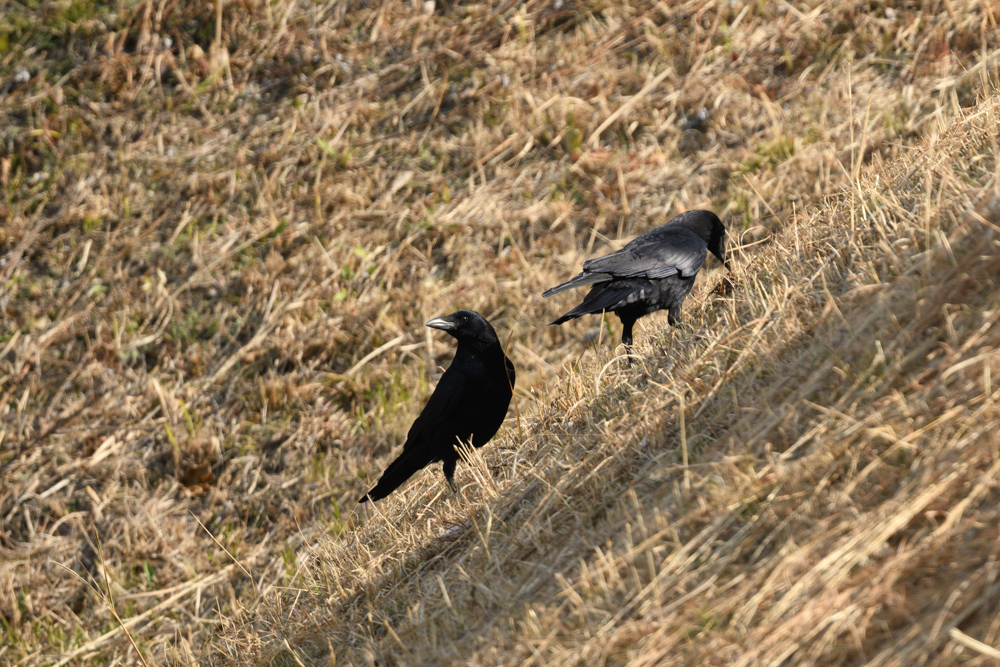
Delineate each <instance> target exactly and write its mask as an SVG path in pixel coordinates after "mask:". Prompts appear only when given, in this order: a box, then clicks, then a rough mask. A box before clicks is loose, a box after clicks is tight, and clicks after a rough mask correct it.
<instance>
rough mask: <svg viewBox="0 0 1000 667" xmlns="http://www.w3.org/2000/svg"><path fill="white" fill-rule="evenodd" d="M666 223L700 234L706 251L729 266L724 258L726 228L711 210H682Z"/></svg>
mask: <svg viewBox="0 0 1000 667" xmlns="http://www.w3.org/2000/svg"><path fill="white" fill-rule="evenodd" d="M667 224H668V225H673V226H677V227H683V228H684V229H688V230H690V231H692V232H694V233H695V234H697V235H698V236H700V237H701V238H702V239H703V240H704V241H705V245H707V246H708V251H709V252H710V253H712V254H713V255H715V256H716V257H718V258H719V261H720V262H722V263H723V264H724V265H725V267H726V268H727V269H728V268H729V262H728V261H727V260H726V228H725V227H724V226H723V225H722V221H721V220H719V216H717V215H716V214H714V213H712V212H711V211H684V212H683V213H681V214H680V215H678V216H677V217H675V218H674V219H673V220H671V221H670V222H668V223H667Z"/></svg>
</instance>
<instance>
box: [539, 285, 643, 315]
mask: <svg viewBox="0 0 1000 667" xmlns="http://www.w3.org/2000/svg"><path fill="white" fill-rule="evenodd" d="M634 291H636V288H635V287H634V286H631V285H619V286H615V285H597V286H596V287H594V288H593V289H592V290H590V292H589V293H588V294H587V296H586V297H584V299H583V303H581V304H580V305H579V306H577V307H576V308H574V309H573V310H571V311H569V312H567V313H565V314H563V315H562V316H560V317H559V319H557V320H555V321H553V322H552V324H562V323H563V322H568V321H569V320H572V319H575V318H577V317H580V316H581V315H593V314H596V313H601V312H604V311H606V310H610V309H611V307H612V306H614V305H616V304H618V303H619V302H620V301H621V300H622V299H624V298H625V297H627V296H628V295H629V294H631V293H632V292H634Z"/></svg>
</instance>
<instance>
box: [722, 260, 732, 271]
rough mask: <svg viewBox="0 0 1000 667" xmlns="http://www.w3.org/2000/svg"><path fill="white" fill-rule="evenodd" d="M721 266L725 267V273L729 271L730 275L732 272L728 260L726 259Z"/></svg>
mask: <svg viewBox="0 0 1000 667" xmlns="http://www.w3.org/2000/svg"><path fill="white" fill-rule="evenodd" d="M722 265H723V266H725V267H726V271H729V272H730V273H732V272H733V267H731V266H729V260H728V259H727V260H726V261H724V262H723V263H722Z"/></svg>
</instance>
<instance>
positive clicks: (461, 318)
mask: <svg viewBox="0 0 1000 667" xmlns="http://www.w3.org/2000/svg"><path fill="white" fill-rule="evenodd" d="M427 326H429V327H432V328H434V329H441V330H443V331H447V332H448V333H449V334H451V335H452V336H454V337H455V338H456V339H458V351H457V352H456V353H455V358H454V359H453V360H452V362H451V366H449V367H448V370H446V371H445V372H444V375H442V376H441V381H440V382H438V385H437V387H436V388H435V389H434V393H433V394H431V398H430V400H429V401H427V405H425V406H424V409H423V412H421V413H420V416H419V417H417V419H416V421H414V422H413V426H411V427H410V432H409V433H407V434H406V443H404V444H403V453H402V454H400V455H399V457H397V458H396V460H395V461H393V462H392V463H390V464H389V467H387V468H386V469H385V472H383V473H382V477H381V478H380V479H379V480H378V484H376V485H375V487H374V488H373V489H372V490H371V491H369V492H368V493H366V494H365V495H363V496H362V497H361V500H360V501H359V502H362V503H363V502H365V501H366V500H368V499H369V498H370V499H372V500H379V499H380V498H385V497H386V496H387V495H389V494H390V493H392V492H393V491H395V490H396V489H397V488H398V487H399V486H400V485H401V484H403V482H405V481H406V480H408V479H409V478H410V476H411V475H412V474H413V473H415V472H417V471H418V470H420V469H421V468H423V467H425V466H427V465H429V464H431V463H434V462H435V461H443V462H444V465H443V466H442V469H443V470H444V477H445V479H447V480H448V485H449V486H451V490H452V491H454V492H455V493H458V490H457V489H456V488H455V481H454V477H455V464H456V463H457V462H458V456H459V455H458V449H456V446H457V445H458V442H459V441H460V440H461V441H462V442H464V443H468V442H470V441H471V442H472V445H473V446H474V447H482V446H483V445H485V444H486V443H487V442H489V441H490V439H491V438H492V437H493V436H494V435H495V434H496V432H497V429H499V428H500V424H502V423H503V420H504V417H505V416H506V415H507V406H508V405H510V398H511V395H512V390H513V388H514V364H512V363H511V362H510V359H508V358H507V355H505V354H504V353H503V348H501V347H500V341H499V340H498V339H497V334H496V332H495V331H494V330H493V327H492V326H491V325H490V323H489V322H487V321H486V318H484V317H483V316H482V315H480V314H479V313H477V312H475V311H472V310H460V311H458V312H456V313H452V314H451V315H449V316H448V317H436V318H434V319H433V320H431V321H430V322H428V323H427Z"/></svg>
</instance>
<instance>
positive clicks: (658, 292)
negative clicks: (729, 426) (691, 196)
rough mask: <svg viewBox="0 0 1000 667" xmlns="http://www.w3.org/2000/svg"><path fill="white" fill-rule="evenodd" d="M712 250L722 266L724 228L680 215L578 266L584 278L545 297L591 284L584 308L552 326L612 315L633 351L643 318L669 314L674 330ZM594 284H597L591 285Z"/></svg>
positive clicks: (693, 214)
mask: <svg viewBox="0 0 1000 667" xmlns="http://www.w3.org/2000/svg"><path fill="white" fill-rule="evenodd" d="M706 251H711V252H712V254H713V255H715V256H716V257H718V258H719V261H720V262H722V263H723V264H724V265H725V267H726V268H727V269H728V268H729V262H728V261H727V260H726V229H725V227H723V226H722V222H721V221H720V220H719V217H718V216H717V215H715V214H714V213H712V212H711V211H685V212H684V213H681V214H680V215H678V216H677V217H676V218H674V219H673V220H671V221H670V222H668V223H667V224H665V225H663V226H662V227H657V228H656V229H654V230H653V231H651V232H647V233H646V234H643V235H642V236H640V237H638V238H636V239H634V240H632V242H631V243H629V244H628V245H627V246H625V247H624V248H622V249H621V250H619V251H618V252H613V253H611V254H610V255H605V256H604V257H596V258H594V259H591V260H587V261H586V262H584V263H583V273H581V274H580V275H578V276H576V277H575V278H573V279H572V280H569V281H568V282H565V283H563V284H562V285H557V286H556V287H553V288H552V289H550V290H548V291H546V292H544V293H543V294H542V296H543V297H549V296H552V295H553V294H555V293H557V292H562V291H563V290H566V289H569V288H571V287H580V286H581V285H594V286H593V287H592V288H590V292H589V293H588V294H587V296H585V297H584V299H583V303H581V304H580V305H579V306H577V307H576V308H574V309H573V310H571V311H569V312H568V313H566V314H565V315H563V316H562V317H560V318H559V319H557V320H556V321H555V322H552V324H562V323H563V322H566V321H567V320H572V319H574V318H576V317H580V316H581V315H589V314H592V313H601V312H604V311H611V312H613V313H615V314H616V315H618V318H619V319H620V320H621V321H622V342H623V343H625V346H626V348H631V346H632V325H634V324H635V321H636V320H637V319H639V318H640V317H642V316H643V315H648V314H649V313H652V312H655V311H657V310H666V311H667V312H668V316H667V321H668V322H670V325H671V326H673V325H674V324H676V323H677V319H678V318H679V317H680V312H681V304H682V303H684V299H685V297H687V295H688V292H690V291H691V287H692V285H694V277H695V276H696V275H697V274H698V269H700V268H701V265H702V264H704V263H705V257H706V256H707V255H706ZM595 283H596V284H595Z"/></svg>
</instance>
